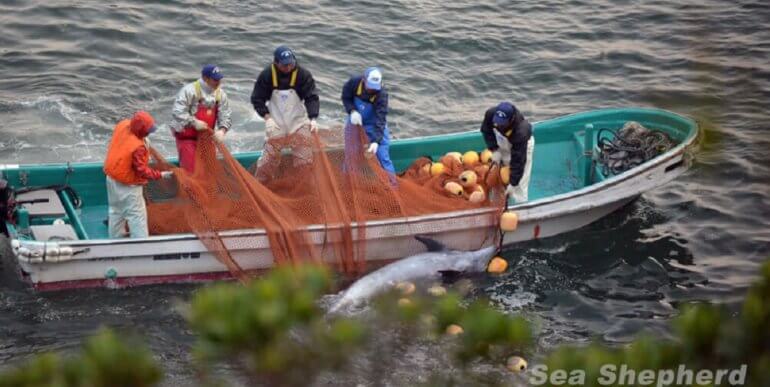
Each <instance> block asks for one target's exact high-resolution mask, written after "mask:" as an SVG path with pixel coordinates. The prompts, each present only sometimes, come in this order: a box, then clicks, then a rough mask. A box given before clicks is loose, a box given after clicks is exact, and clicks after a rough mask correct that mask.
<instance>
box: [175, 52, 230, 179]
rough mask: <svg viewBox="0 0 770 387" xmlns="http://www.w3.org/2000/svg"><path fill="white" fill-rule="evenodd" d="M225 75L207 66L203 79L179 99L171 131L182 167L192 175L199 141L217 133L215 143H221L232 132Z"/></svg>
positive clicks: (180, 92)
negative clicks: (209, 133)
mask: <svg viewBox="0 0 770 387" xmlns="http://www.w3.org/2000/svg"><path fill="white" fill-rule="evenodd" d="M223 77H224V75H223V74H222V71H221V70H220V69H219V67H218V66H216V65H211V64H209V65H205V66H203V69H202V70H201V78H200V79H198V80H196V81H195V82H192V83H188V84H187V85H185V86H184V87H182V89H181V90H179V93H178V94H177V96H176V100H175V101H174V110H173V112H172V114H171V115H172V116H173V118H174V123H173V124H172V130H173V134H174V137H175V138H176V149H177V151H178V152H179V166H180V167H182V168H184V170H186V171H187V172H189V173H193V171H194V170H195V150H196V148H197V145H198V137H199V135H200V133H202V132H204V131H212V130H213V131H214V136H213V137H214V140H215V141H217V142H222V141H223V140H224V138H225V134H226V133H227V131H228V130H229V129H230V124H231V121H230V116H231V115H232V111H231V110H230V102H229V100H228V99H227V94H226V93H225V91H224V90H222V88H221V84H222V78H223Z"/></svg>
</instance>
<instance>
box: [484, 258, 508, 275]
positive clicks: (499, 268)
mask: <svg viewBox="0 0 770 387" xmlns="http://www.w3.org/2000/svg"><path fill="white" fill-rule="evenodd" d="M507 268H508V261H506V260H505V259H503V258H500V257H494V258H492V260H491V261H489V264H488V265H487V272H489V273H492V274H500V273H503V272H505V269H507Z"/></svg>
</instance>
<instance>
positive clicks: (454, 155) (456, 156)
mask: <svg viewBox="0 0 770 387" xmlns="http://www.w3.org/2000/svg"><path fill="white" fill-rule="evenodd" d="M444 156H450V157H452V158H453V159H455V160H457V161H459V162H460V163H462V162H463V154H462V153H460V152H447V154H445V155H444Z"/></svg>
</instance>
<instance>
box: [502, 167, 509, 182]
mask: <svg viewBox="0 0 770 387" xmlns="http://www.w3.org/2000/svg"><path fill="white" fill-rule="evenodd" d="M500 180H502V181H503V185H506V184H508V183H509V182H510V181H511V167H502V168H500Z"/></svg>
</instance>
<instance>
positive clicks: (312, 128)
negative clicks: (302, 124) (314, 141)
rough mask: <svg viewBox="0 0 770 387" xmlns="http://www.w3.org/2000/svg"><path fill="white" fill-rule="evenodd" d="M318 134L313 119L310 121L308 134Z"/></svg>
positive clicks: (316, 123)
mask: <svg viewBox="0 0 770 387" xmlns="http://www.w3.org/2000/svg"><path fill="white" fill-rule="evenodd" d="M316 132H318V122H316V120H315V119H312V120H310V133H316Z"/></svg>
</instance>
